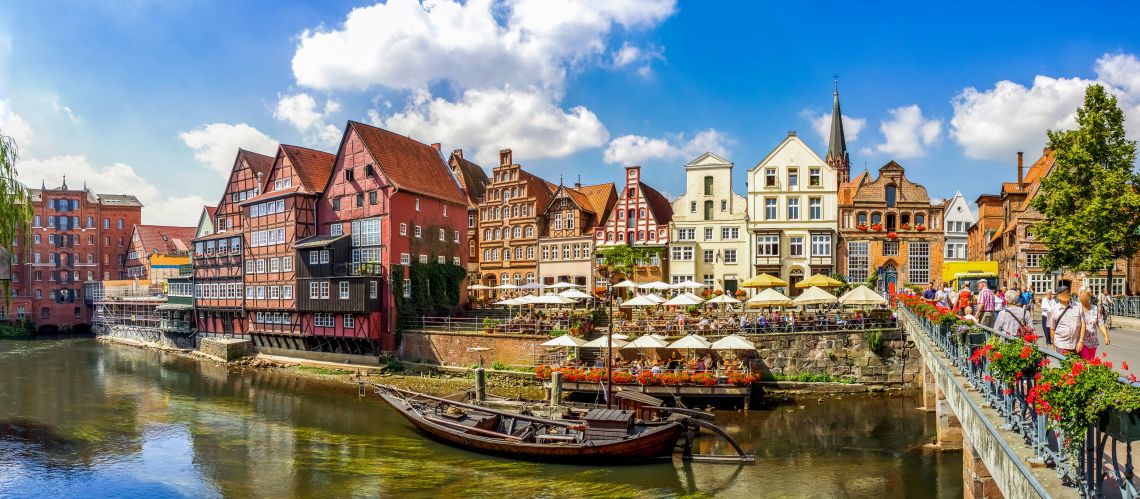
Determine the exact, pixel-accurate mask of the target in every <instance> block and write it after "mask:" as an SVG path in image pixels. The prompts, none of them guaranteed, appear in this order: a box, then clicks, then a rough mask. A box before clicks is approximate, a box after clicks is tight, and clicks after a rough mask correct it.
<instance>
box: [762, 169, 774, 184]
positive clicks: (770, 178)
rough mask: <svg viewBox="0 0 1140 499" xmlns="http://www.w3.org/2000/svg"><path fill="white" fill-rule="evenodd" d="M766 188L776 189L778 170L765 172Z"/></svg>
mask: <svg viewBox="0 0 1140 499" xmlns="http://www.w3.org/2000/svg"><path fill="white" fill-rule="evenodd" d="M764 187H776V169H775V168H768V169H767V170H764Z"/></svg>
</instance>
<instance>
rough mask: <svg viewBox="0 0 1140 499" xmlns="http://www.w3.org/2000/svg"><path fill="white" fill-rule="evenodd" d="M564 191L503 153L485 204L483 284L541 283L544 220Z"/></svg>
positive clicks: (481, 261)
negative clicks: (556, 192)
mask: <svg viewBox="0 0 1140 499" xmlns="http://www.w3.org/2000/svg"><path fill="white" fill-rule="evenodd" d="M557 188H558V187H557V186H555V185H553V184H551V183H550V182H547V181H545V180H543V179H541V178H539V177H538V176H536V175H534V174H532V173H530V172H527V171H526V170H523V169H522V166H520V165H519V164H518V163H515V162H514V159H513V157H512V154H511V150H510V149H503V150H501V151H499V165H498V166H496V167H495V168H494V170H493V171H492V177H491V182H490V183H489V184H487V193H486V195H485V196H484V197H483V202H482V203H480V204H479V215H480V216H479V230H480V231H482V234H481V237H480V239H479V252H480V253H481V255H480V256H481V258H480V259H479V273H480V274H481V277H480V279H481V281H482V284H483V285H485V286H491V287H495V286H496V285H500V284H513V285H515V286H522V285H524V284H532V283H535V282H538V281H537V279H538V236H539V233H541V232H542V227H540V226H539V218H538V214H539V212H540V211H542V210H545V209H546V207H547V205H549V204H550V194H551V193H552V192H553V191H554V190H556V189H557Z"/></svg>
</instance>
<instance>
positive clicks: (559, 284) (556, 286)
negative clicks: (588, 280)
mask: <svg viewBox="0 0 1140 499" xmlns="http://www.w3.org/2000/svg"><path fill="white" fill-rule="evenodd" d="M547 287H548V288H551V289H566V288H584V287H585V286H582V285H580V284H570V283H568V282H566V281H559V282H556V283H554V284H551V285H549V286H547Z"/></svg>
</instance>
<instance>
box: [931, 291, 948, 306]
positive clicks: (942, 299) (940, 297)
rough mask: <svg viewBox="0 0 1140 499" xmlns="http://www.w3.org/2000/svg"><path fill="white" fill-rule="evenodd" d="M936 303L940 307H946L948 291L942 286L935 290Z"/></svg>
mask: <svg viewBox="0 0 1140 499" xmlns="http://www.w3.org/2000/svg"><path fill="white" fill-rule="evenodd" d="M934 304H935V305H938V306H939V307H946V291H945V290H943V288H942V287H939V288H938V290H937V291H935V292H934ZM947 308H949V307H947Z"/></svg>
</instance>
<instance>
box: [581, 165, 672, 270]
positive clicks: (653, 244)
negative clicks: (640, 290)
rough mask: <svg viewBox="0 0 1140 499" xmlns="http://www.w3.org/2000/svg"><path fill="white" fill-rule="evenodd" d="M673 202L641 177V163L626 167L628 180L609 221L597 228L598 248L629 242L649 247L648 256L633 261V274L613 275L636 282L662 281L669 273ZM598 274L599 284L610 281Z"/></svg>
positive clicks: (595, 237) (634, 245)
mask: <svg viewBox="0 0 1140 499" xmlns="http://www.w3.org/2000/svg"><path fill="white" fill-rule="evenodd" d="M672 220H673V206H672V205H671V204H670V203H669V200H668V199H666V198H665V196H663V195H662V194H661V193H660V192H658V191H657V189H654V188H652V187H650V186H649V185H648V184H645V183H644V182H642V181H641V167H640V166H627V167H625V184H624V186H623V187H622V189H621V191H619V192H618V199H617V202H616V203H615V204H614V209H613V210H612V211H611V212H610V216H609V217H608V218H607V219H606V221H605V222H604V223H603V224H602V225H601V226H599V227H598V228H596V229H594V246H595V248H597V249H598V250H601V249H605V248H611V247H614V246H620V245H628V246H630V247H633V248H642V249H646V250H648V251H647V252H646V253H647V257H646V258H644V259H642V260H639V261H636V262H633V271H632V273H633V275H626V276H611V277H610V278H611V279H612V278H614V277H622V278H626V279H630V280H632V281H634V282H650V281H660V280H664V279H666V278H667V276H668V275H669V273H668V271H669V255H668V253H667V248H668V245H669V222H671V221H672ZM600 279H603V278H602V277H600V276H595V283H596V284H597V285H598V286H603V285H606V284H607V281H605V280H600Z"/></svg>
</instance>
